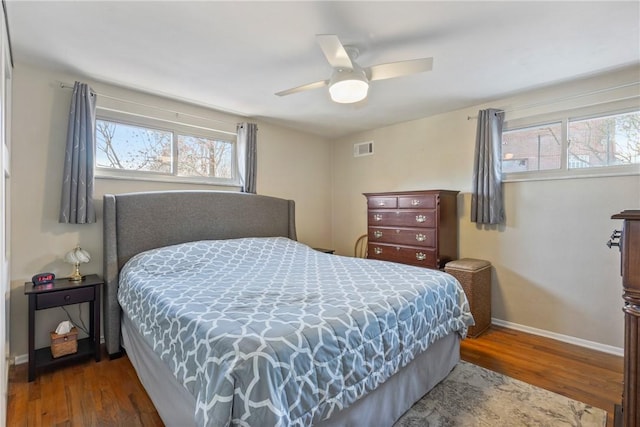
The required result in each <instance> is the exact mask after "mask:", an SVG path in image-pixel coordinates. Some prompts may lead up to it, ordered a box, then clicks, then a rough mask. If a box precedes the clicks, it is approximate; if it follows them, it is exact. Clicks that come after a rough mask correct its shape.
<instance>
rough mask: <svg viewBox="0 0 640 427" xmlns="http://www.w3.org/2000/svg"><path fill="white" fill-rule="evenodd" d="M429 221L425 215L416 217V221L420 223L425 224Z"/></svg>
mask: <svg viewBox="0 0 640 427" xmlns="http://www.w3.org/2000/svg"><path fill="white" fill-rule="evenodd" d="M426 220H427V217H426V216H424V215H416V221H418V222H425V221H426Z"/></svg>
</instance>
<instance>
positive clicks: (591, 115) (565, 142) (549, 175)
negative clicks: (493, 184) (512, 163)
mask: <svg viewBox="0 0 640 427" xmlns="http://www.w3.org/2000/svg"><path fill="white" fill-rule="evenodd" d="M632 112H640V105H638V102H637V100H635V99H634V100H633V102H628V101H627V102H625V101H618V102H603V103H599V104H597V105H592V106H586V107H578V108H573V109H567V110H562V111H558V112H552V113H547V114H540V115H536V116H532V117H520V118H514V119H509V120H507V121H505V123H504V126H503V130H502V131H503V133H504V132H509V131H515V130H518V129H525V128H530V127H536V126H545V125H550V124H553V123H558V122H560V123H561V125H562V147H561V152H560V156H561V158H560V169H550V170H541V171H526V172H508V173H503V174H502V182H519V181H539V180H552V179H573V178H594V177H608V176H627V175H640V164H629V165H613V166H597V167H587V168H573V169H569V164H568V156H569V150H568V148H569V139H568V132H569V122H571V121H579V120H589V119H595V118H602V117H608V116H615V115H618V114H625V113H632ZM502 160H503V159H500V161H501V162H502Z"/></svg>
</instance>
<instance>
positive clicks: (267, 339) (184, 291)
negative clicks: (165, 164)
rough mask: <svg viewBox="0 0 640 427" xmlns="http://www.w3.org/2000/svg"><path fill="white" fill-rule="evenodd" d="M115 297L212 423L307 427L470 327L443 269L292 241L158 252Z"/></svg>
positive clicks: (208, 244) (137, 261) (134, 267)
mask: <svg viewBox="0 0 640 427" xmlns="http://www.w3.org/2000/svg"><path fill="white" fill-rule="evenodd" d="M118 299H119V301H120V304H121V306H122V308H123V310H124V311H125V312H126V313H127V316H128V317H129V318H130V319H131V321H132V322H133V325H134V326H135V327H136V328H137V329H138V330H139V332H140V334H141V335H142V336H143V337H144V339H145V340H146V341H147V343H148V344H149V345H150V346H151V347H152V348H153V350H154V351H155V353H157V354H158V356H159V357H160V358H161V359H162V360H163V361H164V363H166V364H167V366H168V367H169V368H170V370H171V371H173V373H174V375H175V376H176V378H177V379H178V381H179V382H180V383H182V384H184V386H185V387H186V388H187V389H188V390H189V391H190V392H191V393H192V394H193V396H194V397H195V401H196V413H195V422H196V424H197V425H203V426H204V425H206V426H226V425H239V426H302V425H310V424H312V423H315V422H318V421H319V420H322V419H325V418H327V417H328V416H330V415H331V414H332V413H334V412H336V411H338V410H340V409H341V408H344V407H347V406H349V405H350V404H351V403H353V402H355V401H356V400H357V399H359V398H360V397H362V396H364V395H365V394H367V393H368V392H369V391H371V390H373V389H375V388H376V387H377V386H378V385H379V384H381V383H383V382H384V381H385V380H386V379H388V378H389V377H390V376H391V375H393V374H394V373H396V372H397V371H398V370H399V369H401V368H402V367H403V366H405V365H406V364H407V363H409V362H410V361H411V360H413V358H414V357H415V356H416V355H417V354H419V353H420V352H422V351H423V350H425V349H426V348H427V347H429V345H430V344H431V343H433V342H434V341H436V340H437V339H439V338H441V337H443V336H445V335H447V334H449V333H451V332H453V331H458V332H459V333H460V334H461V335H462V336H464V335H465V334H466V330H467V326H468V325H471V324H472V322H473V320H472V317H471V313H470V312H469V306H468V303H467V300H466V297H465V295H464V292H463V291H462V288H461V286H460V285H459V284H458V282H457V281H456V280H455V279H453V277H452V276H450V275H448V274H445V273H441V272H439V271H434V270H428V269H424V268H420V267H410V266H406V265H401V264H395V263H390V262H383V261H373V260H362V259H356V258H350V257H342V256H336V255H328V254H324V253H321V252H318V251H315V250H313V249H311V248H309V247H308V246H305V245H303V244H301V243H298V242H295V241H292V240H289V239H286V238H248V239H235V240H218V241H200V242H192V243H185V244H181V245H176V246H170V247H165V248H160V249H154V250H151V251H148V252H145V253H142V254H138V255H136V256H135V257H133V258H132V259H131V260H130V261H129V262H128V263H127V264H126V265H125V267H124V268H123V269H122V272H121V276H120V288H119V291H118Z"/></svg>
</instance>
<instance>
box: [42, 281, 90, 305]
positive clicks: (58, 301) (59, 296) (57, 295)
mask: <svg viewBox="0 0 640 427" xmlns="http://www.w3.org/2000/svg"><path fill="white" fill-rule="evenodd" d="M94 289H95V288H94V287H93V286H90V287H86V288H77V289H67V290H65V291H62V292H51V293H43V294H39V295H37V296H36V310H42V309H43V308H50V307H59V306H61V305H67V304H77V303H79V302H85V301H92V300H93V299H94Z"/></svg>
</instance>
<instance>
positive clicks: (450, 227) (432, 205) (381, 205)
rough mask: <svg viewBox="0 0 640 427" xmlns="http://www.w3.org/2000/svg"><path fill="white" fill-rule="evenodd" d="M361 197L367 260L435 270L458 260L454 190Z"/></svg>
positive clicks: (455, 196)
mask: <svg viewBox="0 0 640 427" xmlns="http://www.w3.org/2000/svg"><path fill="white" fill-rule="evenodd" d="M364 195H365V196H366V197H367V207H368V209H367V211H368V213H367V217H368V219H367V224H368V235H369V243H368V255H367V257H368V258H372V259H380V260H386V261H395V262H400V263H403V264H411V265H417V266H421V267H427V268H436V269H443V268H444V265H445V264H446V263H447V262H449V261H451V260H454V259H457V258H458V215H457V206H458V202H457V195H458V192H457V191H449V190H428V191H402V192H394V193H365V194H364Z"/></svg>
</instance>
